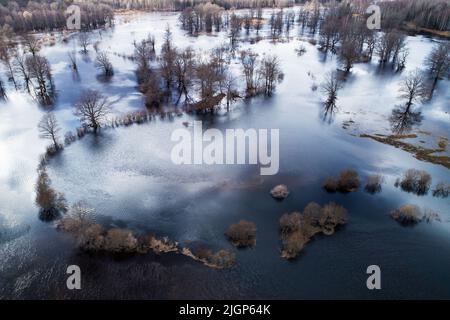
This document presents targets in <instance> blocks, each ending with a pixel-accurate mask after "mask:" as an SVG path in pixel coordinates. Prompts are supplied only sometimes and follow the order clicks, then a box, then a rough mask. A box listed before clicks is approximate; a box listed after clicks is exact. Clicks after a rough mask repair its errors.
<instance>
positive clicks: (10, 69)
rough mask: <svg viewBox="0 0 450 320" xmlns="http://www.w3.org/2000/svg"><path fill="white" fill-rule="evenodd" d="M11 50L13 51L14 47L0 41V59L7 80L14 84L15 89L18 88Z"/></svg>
mask: <svg viewBox="0 0 450 320" xmlns="http://www.w3.org/2000/svg"><path fill="white" fill-rule="evenodd" d="M11 51H13V52H14V51H15V49H14V48H10V47H9V45H8V44H7V43H5V42H3V41H2V42H0V60H1V61H2V62H3V64H4V65H5V67H6V70H7V75H8V80H9V81H11V82H12V83H13V84H14V88H16V90H17V89H18V88H19V87H18V85H17V81H16V78H15V69H14V65H13V61H12V55H11Z"/></svg>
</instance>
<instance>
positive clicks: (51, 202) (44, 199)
mask: <svg viewBox="0 0 450 320" xmlns="http://www.w3.org/2000/svg"><path fill="white" fill-rule="evenodd" d="M35 190H36V199H35V201H36V204H37V205H38V206H39V218H40V219H41V220H43V221H51V220H54V219H55V218H57V217H59V216H60V214H61V213H65V212H66V211H67V201H66V198H65V197H64V194H62V193H59V192H56V191H55V190H54V189H53V188H52V187H51V180H50V178H49V176H48V174H47V172H46V171H45V170H40V171H39V175H38V180H37V183H36V186H35Z"/></svg>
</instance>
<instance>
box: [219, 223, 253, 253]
mask: <svg viewBox="0 0 450 320" xmlns="http://www.w3.org/2000/svg"><path fill="white" fill-rule="evenodd" d="M225 235H226V236H227V238H228V239H229V240H230V241H231V243H232V244H233V245H235V246H236V247H252V246H254V245H256V225H255V224H254V223H253V222H249V221H245V220H241V221H239V222H238V223H236V224H232V225H231V226H230V227H229V228H228V229H227V231H225Z"/></svg>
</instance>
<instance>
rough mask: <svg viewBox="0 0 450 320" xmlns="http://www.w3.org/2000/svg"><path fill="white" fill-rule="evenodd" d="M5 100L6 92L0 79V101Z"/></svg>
mask: <svg viewBox="0 0 450 320" xmlns="http://www.w3.org/2000/svg"><path fill="white" fill-rule="evenodd" d="M5 99H6V90H5V86H4V84H3V81H2V79H0V100H5Z"/></svg>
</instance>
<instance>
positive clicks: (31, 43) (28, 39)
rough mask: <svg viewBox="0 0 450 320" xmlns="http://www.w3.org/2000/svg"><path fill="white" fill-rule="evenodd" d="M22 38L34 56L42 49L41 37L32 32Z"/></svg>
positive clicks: (27, 49) (26, 48)
mask: <svg viewBox="0 0 450 320" xmlns="http://www.w3.org/2000/svg"><path fill="white" fill-rule="evenodd" d="M22 40H23V45H24V47H25V50H26V51H28V52H29V53H31V54H32V55H33V56H36V55H37V54H38V52H39V50H41V43H40V41H39V39H38V38H36V37H35V36H33V35H32V34H26V35H25V36H23V38H22Z"/></svg>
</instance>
